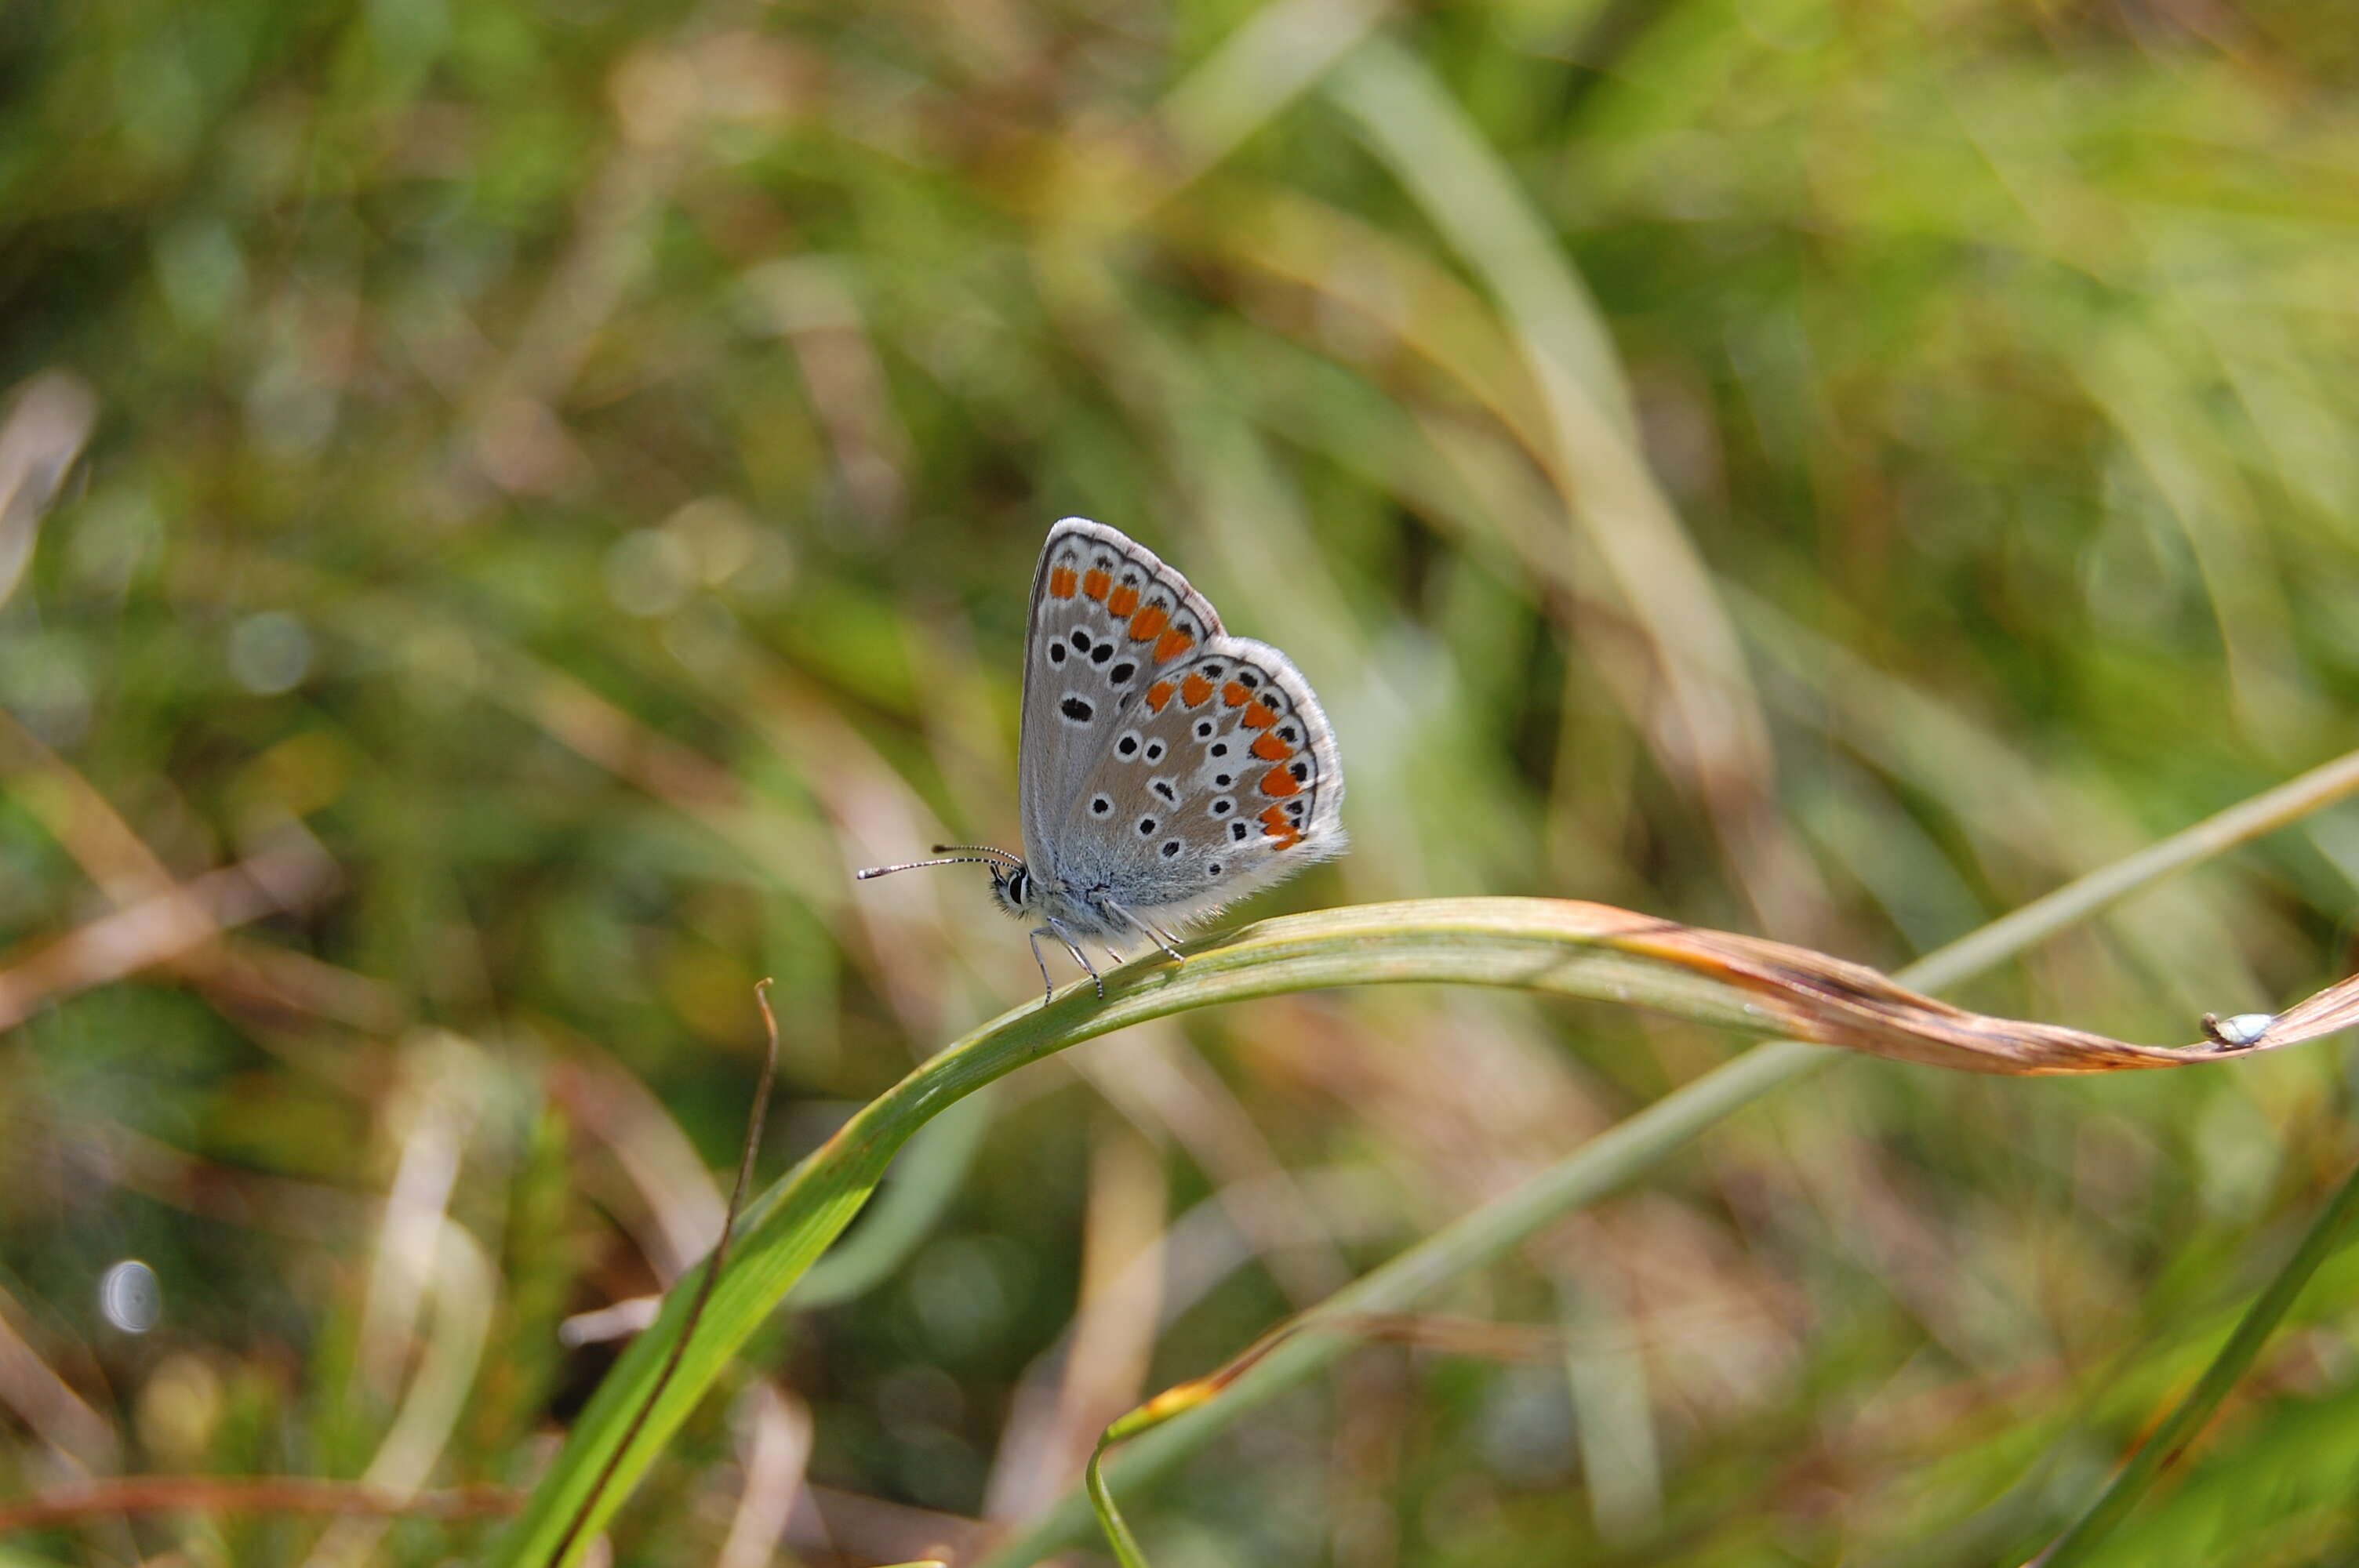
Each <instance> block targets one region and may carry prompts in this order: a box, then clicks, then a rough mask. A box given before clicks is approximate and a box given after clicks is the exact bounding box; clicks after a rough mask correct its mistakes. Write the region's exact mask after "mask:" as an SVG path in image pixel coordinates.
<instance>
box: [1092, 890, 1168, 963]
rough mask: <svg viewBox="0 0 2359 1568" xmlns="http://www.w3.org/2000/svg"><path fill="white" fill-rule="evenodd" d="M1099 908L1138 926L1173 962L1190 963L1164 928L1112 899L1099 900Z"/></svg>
mask: <svg viewBox="0 0 2359 1568" xmlns="http://www.w3.org/2000/svg"><path fill="white" fill-rule="evenodd" d="M1098 907H1099V908H1100V909H1103V910H1104V911H1105V912H1106V913H1107V914H1112V915H1114V917H1116V918H1117V919H1121V920H1127V921H1129V922H1130V923H1131V924H1132V925H1136V926H1137V927H1138V928H1139V929H1140V930H1141V931H1143V932H1145V933H1147V940H1148V941H1150V942H1152V943H1154V944H1155V945H1156V946H1158V947H1160V948H1162V949H1163V950H1164V951H1165V952H1166V953H1169V954H1170V955H1171V957H1172V961H1173V962H1175V963H1180V964H1184V963H1186V962H1187V961H1188V955H1187V954H1185V953H1182V952H1181V951H1180V946H1179V944H1178V943H1177V942H1175V941H1173V940H1172V937H1171V934H1170V933H1169V932H1168V931H1166V930H1164V929H1163V928H1162V927H1160V926H1158V925H1155V924H1153V923H1152V922H1150V921H1147V920H1144V919H1142V918H1140V917H1139V916H1138V915H1136V914H1133V913H1132V912H1131V911H1129V910H1127V909H1125V908H1124V907H1123V906H1122V905H1121V904H1118V903H1114V900H1112V899H1110V898H1102V899H1100V900H1098Z"/></svg>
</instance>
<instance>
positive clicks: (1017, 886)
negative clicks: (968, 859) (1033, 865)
mask: <svg viewBox="0 0 2359 1568" xmlns="http://www.w3.org/2000/svg"><path fill="white" fill-rule="evenodd" d="M1039 893H1040V888H1039V884H1038V883H1037V882H1035V881H1033V880H1032V872H1031V870H1030V869H1029V868H1028V867H1027V866H1026V865H1025V864H1024V862H1023V861H1021V860H1018V861H1016V864H1015V865H1013V866H1006V865H1002V864H1000V863H999V862H997V861H994V862H993V863H992V867H991V895H992V896H993V897H994V898H995V899H997V900H998V901H999V907H1000V908H1002V909H1004V910H1006V912H1007V913H1008V914H1016V915H1021V914H1027V913H1028V912H1029V911H1030V910H1031V909H1032V907H1033V905H1034V904H1035V903H1037V902H1038V898H1039Z"/></svg>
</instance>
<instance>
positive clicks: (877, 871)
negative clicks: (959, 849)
mask: <svg viewBox="0 0 2359 1568" xmlns="http://www.w3.org/2000/svg"><path fill="white" fill-rule="evenodd" d="M998 864H1000V862H999V861H997V860H993V859H991V858H990V857H989V856H987V855H952V856H951V857H950V858H949V859H947V860H903V861H902V862H901V863H900V864H899V865H897V866H870V867H868V868H867V869H866V870H864V871H854V872H853V873H852V877H853V881H863V882H864V881H867V880H868V879H869V878H871V877H881V876H884V875H886V873H887V872H890V871H917V870H918V869H919V867H922V866H996V865H998Z"/></svg>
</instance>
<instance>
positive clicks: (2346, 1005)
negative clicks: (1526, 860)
mask: <svg viewBox="0 0 2359 1568" xmlns="http://www.w3.org/2000/svg"><path fill="white" fill-rule="evenodd" d="M1577 907H1578V908H1579V909H1580V910H1581V912H1582V916H1584V917H1586V918H1588V919H1592V920H1594V921H1596V922H1597V923H1598V924H1599V925H1601V926H1603V927H1605V928H1608V929H1609V930H1610V931H1611V935H1608V936H1607V937H1606V939H1605V940H1606V944H1607V945H1608V946H1614V947H1616V948H1619V949H1621V950H1622V951H1624V952H1627V953H1631V954H1635V955H1642V956H1644V957H1650V958H1655V959H1658V960H1660V961H1662V962H1664V963H1669V964H1675V965H1678V966H1680V967H1681V968H1687V969H1690V970H1693V971H1694V972H1696V973H1698V974H1701V975H1703V976H1706V977H1708V978H1710V979H1714V980H1718V981H1720V982H1722V983H1723V984H1726V985H1730V986H1734V987H1735V988H1737V989H1741V990H1743V991H1745V992H1746V993H1747V994H1748V995H1749V996H1751V997H1752V998H1754V999H1755V1001H1754V1003H1753V1005H1755V1006H1757V1007H1758V1008H1759V1009H1760V1010H1761V1011H1762V1013H1763V1015H1764V1018H1765V1021H1767V1022H1770V1024H1771V1026H1772V1027H1774V1028H1775V1029H1777V1030H1778V1031H1779V1032H1781V1033H1788V1034H1790V1035H1792V1036H1793V1037H1795V1038H1796V1039H1799V1040H1810V1041H1815V1042H1816V1043H1818V1044H1821V1045H1839V1046H1842V1047H1843V1048H1844V1049H1845V1050H1850V1051H1864V1052H1866V1053H1867V1054H1870V1055H1875V1056H1890V1057H1893V1058H1895V1059H1896V1060H1898V1061H1903V1062H1921V1063H1924V1064H1925V1065H1929V1066H1935V1067H1955V1068H1959V1069H1962V1070H1963V1071H1966V1072H1971V1073H1999V1074H2009V1075H2025V1076H2033V1075H2040V1074H2059V1073H2114V1072H2123V1071H2126V1070H2129V1069H2132V1068H2138V1067H2181V1066H2186V1065H2189V1064H2190V1063H2195V1062H2211V1061H2218V1060H2220V1059H2221V1058H2222V1057H2223V1056H2224V1055H2239V1056H2241V1055H2248V1054H2251V1053H2253V1052H2256V1051H2269V1050H2275V1049H2277V1048H2278V1047H2280V1046H2286V1045H2298V1044H2301V1043H2303V1042H2304V1041H2309V1040H2316V1039H2318V1038H2320V1037H2321V1036H2323V1035H2327V1034H2332V1033H2336V1032H2337V1031H2339V1030H2343V1029H2348V1028H2350V1027H2352V1026H2353V1025H2354V1023H2359V976H2354V977H2353V978H2352V979H2345V980H2342V981H2339V982H2338V983H2336V984H2334V985H2332V986H2330V987H2328V988H2327V989H2324V990H2322V991H2320V992H2319V993H2318V994H2317V995H2315V996H2313V997H2310V998H2309V999H2308V1000H2304V1001H2301V1002H2299V1003H2296V1004H2295V1005H2294V1006H2293V1007H2290V1008H2288V1009H2287V1010H2286V1011H2283V1012H2281V1013H2278V1014H2277V1015H2276V1016H2275V1017H2274V1018H2271V1019H2268V1020H2267V1023H2266V1027H2262V1026H2260V1019H2259V1015H2246V1017H2247V1018H2251V1019H2252V1020H2253V1024H2254V1027H2253V1032H2251V1033H2242V1032H2235V1033H2231V1034H2229V1035H2225V1036H2223V1035H2222V1034H2218V1033H2212V1030H2213V1029H2214V1028H2216V1027H2218V1024H2217V1022H2216V1021H2208V1020H2207V1022H2206V1024H2205V1033H2206V1035H2207V1038H2206V1039H2204V1040H2202V1041H2201V1042H2198V1043H2197V1044H2190V1045H2178V1046H2160V1045H2134V1044H2130V1043H2128V1042H2127V1041H2123V1040H2115V1039H2113V1038H2111V1037H2110V1036H2107V1035H2104V1034H2094V1033H2090V1032H2089V1031H2087V1030H2085V1029H2070V1028H2066V1027H2064V1026H2063V1025H2061V1024H2055V1023H2033V1022H2027V1021H2025V1020H2022V1019H2016V1018H1996V1017H1993V1016H1991V1015H1990V1014H1988V1013H1981V1012H1970V1011H1967V1010H1966V1009H1964V1008H1962V1007H1956V1006H1953V1005H1951V1003H1949V1002H1946V1001H1940V1000H1936V999H1935V998H1932V997H1929V996H1924V995H1921V994H1919V992H1916V991H1912V990H1910V989H1908V987H1906V986H1903V985H1900V984H1899V983H1897V981H1894V980H1892V979H1888V978H1886V976H1885V975H1883V974H1881V973H1879V972H1877V971H1876V970H1875V969H1871V968H1867V967H1866V966H1864V965H1862V964H1854V963H1851V962H1848V961H1846V960H1844V959H1842V958H1835V957H1829V956H1828V955H1826V954H1824V953H1820V952H1816V951H1813V950H1812V949H1810V948H1808V947H1795V946H1788V945H1787V944H1785V943H1783V942H1772V941H1768V940H1767V939H1766V938H1763V937H1759V936H1745V935H1739V934H1737V933H1735V932H1730V931H1709V930H1705V929H1702V928H1701V927H1698V926H1692V925H1679V924H1677V923H1676V922H1673V921H1669V920H1658V919H1654V918H1651V917H1649V916H1646V915H1639V914H1632V913H1631V912H1629V911H1627V910H1621V909H1614V908H1612V907H1610V906H1608V905H1605V904H1584V905H1579V906H1577ZM2232 1022H2238V1023H2242V1022H2245V1019H2238V1020H2234V1021H2232Z"/></svg>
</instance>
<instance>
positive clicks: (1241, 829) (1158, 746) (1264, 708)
mask: <svg viewBox="0 0 2359 1568" xmlns="http://www.w3.org/2000/svg"><path fill="white" fill-rule="evenodd" d="M1110 740H1111V743H1110V744H1109V745H1108V746H1107V747H1106V749H1105V750H1104V752H1103V753H1101V754H1100V755H1099V756H1098V757H1097V758H1096V760H1095V765H1094V766H1093V767H1092V768H1091V769H1090V770H1089V772H1088V773H1087V774H1086V775H1085V776H1084V777H1083V778H1082V781H1081V784H1080V787H1079V788H1078V789H1077V790H1076V791H1075V792H1074V793H1073V795H1072V798H1071V804H1070V805H1068V806H1067V807H1066V809H1065V812H1064V814H1063V816H1062V817H1061V818H1060V820H1059V821H1058V822H1057V823H1056V824H1055V825H1054V827H1053V828H1052V830H1051V834H1050V837H1051V838H1052V839H1053V840H1054V841H1055V842H1056V843H1057V844H1058V845H1059V851H1058V852H1059V855H1060V865H1059V868H1058V869H1059V872H1060V875H1061V876H1062V877H1063V878H1064V879H1065V880H1066V881H1068V882H1070V883H1071V884H1073V885H1075V886H1077V887H1082V888H1091V887H1106V888H1114V889H1120V890H1124V892H1123V896H1122V902H1123V903H1125V904H1126V905H1127V906H1128V907H1130V908H1132V909H1134V910H1137V911H1140V912H1142V913H1146V914H1149V915H1151V916H1153V917H1155V918H1158V919H1160V920H1163V921H1165V922H1167V923H1168V922H1175V921H1182V920H1186V919H1188V918H1189V917H1190V915H1191V914H1206V913H1209V912H1210V911H1211V910H1212V909H1213V908H1216V907H1218V906H1219V905H1221V904H1223V903H1227V902H1229V901H1230V900H1232V899H1234V898H1237V897H1239V896H1241V895H1242V894H1244V893H1245V892H1251V891H1252V890H1253V889H1254V888H1255V887H1256V886H1259V885H1261V884H1263V883H1265V882H1268V881H1274V880H1276V879H1277V878H1278V877H1281V876H1284V875H1285V874H1287V873H1288V872H1289V871H1294V870H1296V869H1298V868H1299V867H1300V866H1304V865H1308V864H1310V862H1312V861H1315V860H1324V859H1326V858H1327V857H1328V856H1330V855H1332V854H1335V853H1337V852H1339V851H1340V850H1341V849H1343V832H1342V829H1341V827H1340V825H1339V823H1338V819H1337V816H1338V813H1339V811H1340V810H1341V808H1342V806H1343V769H1342V767H1341V765H1340V763H1339V762H1338V761H1337V759H1336V755H1335V742H1334V737H1333V734H1332V732H1331V731H1330V730H1329V729H1328V727H1327V718H1326V715H1325V714H1324V713H1323V712H1321V710H1320V707H1319V700H1318V698H1317V697H1314V696H1312V695H1311V691H1310V683H1308V682H1307V681H1305V680H1304V679H1303V678H1302V676H1301V675H1300V673H1299V672H1298V671H1297V670H1296V669H1295V668H1294V666H1293V665H1292V664H1291V663H1289V662H1288V660H1287V658H1286V656H1285V655H1284V654H1280V653H1279V652H1278V651H1277V649H1275V648H1272V647H1269V646H1268V645H1266V643H1256V642H1251V641H1249V640H1247V639H1245V638H1236V637H1215V638H1213V639H1212V640H1211V641H1210V642H1209V643H1207V644H1206V645H1205V646H1204V647H1203V648H1202V649H1201V650H1199V651H1198V652H1196V653H1194V654H1190V655H1188V656H1186V657H1184V658H1181V659H1180V660H1176V661H1174V662H1172V663H1171V664H1169V665H1164V666H1162V667H1160V668H1158V670H1157V671H1156V672H1155V674H1154V676H1153V678H1152V679H1151V680H1148V681H1147V683H1145V685H1144V686H1143V687H1141V688H1140V689H1139V690H1138V691H1137V693H1136V696H1135V697H1132V698H1131V699H1130V700H1129V701H1128V702H1126V703H1125V704H1124V705H1123V706H1121V707H1120V708H1117V710H1116V714H1115V719H1114V731H1113V734H1112V736H1111V738H1110Z"/></svg>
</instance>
